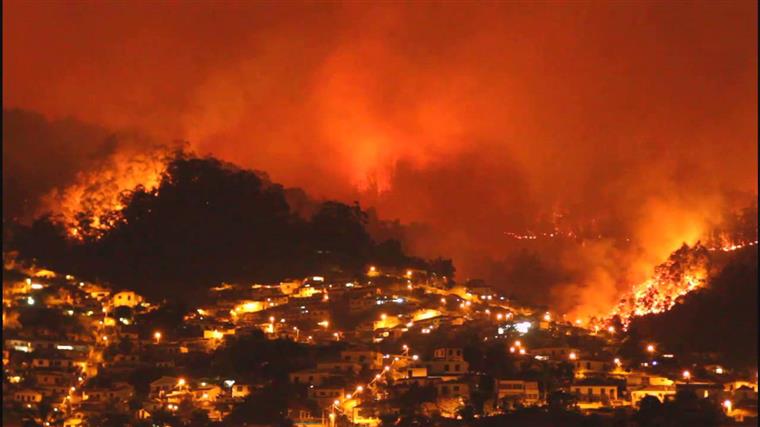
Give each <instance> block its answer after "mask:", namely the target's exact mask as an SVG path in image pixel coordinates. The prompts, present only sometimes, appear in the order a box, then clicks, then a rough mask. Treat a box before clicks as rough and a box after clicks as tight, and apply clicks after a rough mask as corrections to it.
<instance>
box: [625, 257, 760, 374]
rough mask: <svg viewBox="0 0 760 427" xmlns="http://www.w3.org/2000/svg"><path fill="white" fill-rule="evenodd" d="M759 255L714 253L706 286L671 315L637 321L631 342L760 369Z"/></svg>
mask: <svg viewBox="0 0 760 427" xmlns="http://www.w3.org/2000/svg"><path fill="white" fill-rule="evenodd" d="M757 256H758V252H757V247H756V246H754V247H748V248H744V249H741V250H737V251H734V252H729V253H721V252H718V253H714V254H713V256H712V261H711V262H712V264H713V272H712V274H711V276H710V278H709V280H708V285H707V286H706V287H705V288H704V289H701V290H698V291H695V292H692V293H690V294H688V295H686V296H685V297H683V299H682V301H681V303H680V304H676V305H675V306H674V307H673V309H672V310H670V311H667V312H664V313H661V314H656V315H648V316H644V317H641V318H636V319H635V320H634V321H633V322H632V323H631V327H630V329H629V336H634V337H635V336H642V337H649V338H651V339H654V340H655V341H657V342H658V343H660V345H661V346H663V347H664V348H667V349H669V351H672V352H676V353H680V354H686V353H691V352H698V353H717V355H718V358H719V360H721V361H722V363H726V364H727V365H730V366H734V367H741V368H751V367H753V366H756V364H757V357H758V351H757V336H758V325H757V319H758V306H757V297H758V274H757V266H758V259H757Z"/></svg>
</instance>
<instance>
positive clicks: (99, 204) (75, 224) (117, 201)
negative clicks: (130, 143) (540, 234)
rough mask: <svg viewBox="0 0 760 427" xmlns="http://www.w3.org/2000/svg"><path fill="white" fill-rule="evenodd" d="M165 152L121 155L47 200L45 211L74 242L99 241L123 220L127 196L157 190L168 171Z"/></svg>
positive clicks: (47, 197)
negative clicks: (138, 190) (84, 240)
mask: <svg viewBox="0 0 760 427" xmlns="http://www.w3.org/2000/svg"><path fill="white" fill-rule="evenodd" d="M165 154H166V153H165V150H164V149H162V150H154V151H148V152H140V153H128V152H119V153H116V154H114V155H113V156H112V157H111V158H110V159H109V160H108V161H107V162H105V163H104V165H103V166H102V167H100V168H98V169H96V170H90V171H83V172H80V173H79V174H78V176H77V179H76V183H75V184H73V185H71V186H69V187H66V188H64V189H56V190H54V191H52V192H51V193H49V194H47V195H46V196H45V197H44V199H43V200H44V203H43V205H44V206H45V210H46V211H48V212H51V213H52V214H53V217H54V218H55V219H56V220H57V221H59V222H61V223H62V224H63V225H64V227H65V229H66V230H67V232H68V235H69V237H71V238H73V239H79V240H81V239H85V238H95V239H97V238H99V237H101V236H102V235H103V233H104V232H105V231H106V230H108V229H110V228H112V227H113V226H114V225H116V224H117V223H118V222H119V221H120V220H121V211H122V210H123V209H124V203H123V200H124V196H125V195H126V194H128V193H129V192H131V191H133V190H135V189H136V188H138V187H143V188H145V189H146V190H147V191H154V190H156V189H157V188H158V185H159V184H160V182H161V177H162V175H163V173H164V171H165V170H166V165H167V157H166V155H165Z"/></svg>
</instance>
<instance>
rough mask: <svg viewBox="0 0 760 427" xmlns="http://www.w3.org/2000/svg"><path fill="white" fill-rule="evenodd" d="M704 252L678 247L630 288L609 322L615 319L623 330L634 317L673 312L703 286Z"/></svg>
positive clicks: (705, 254)
mask: <svg viewBox="0 0 760 427" xmlns="http://www.w3.org/2000/svg"><path fill="white" fill-rule="evenodd" d="M707 251H708V249H707V248H705V247H704V246H702V245H701V244H700V243H697V244H696V245H694V246H693V247H689V246H687V245H684V246H682V247H681V248H680V249H678V250H677V251H676V252H674V253H673V254H671V256H670V257H669V258H668V260H667V261H665V262H664V263H662V264H660V265H658V266H657V267H656V268H655V271H654V275H653V276H652V277H651V278H649V279H648V280H646V281H644V282H643V283H640V284H638V285H636V286H634V287H633V289H632V290H631V292H630V294H629V296H627V297H626V298H623V299H622V300H621V301H620V302H619V303H618V305H617V306H616V307H615V308H614V309H613V311H612V313H611V314H610V316H609V317H610V318H612V317H614V316H619V317H620V320H621V322H622V324H623V327H624V328H627V327H628V325H629V324H630V322H631V320H632V319H633V318H634V317H637V316H644V315H647V314H656V313H662V312H665V311H668V310H670V309H671V308H673V306H674V305H676V303H677V302H678V299H679V298H680V297H682V296H684V295H686V294H688V293H689V292H692V291H694V290H696V289H699V288H702V287H704V286H705V284H706V281H707V271H708V269H707V267H708V256H707Z"/></svg>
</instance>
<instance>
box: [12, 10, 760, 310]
mask: <svg viewBox="0 0 760 427" xmlns="http://www.w3.org/2000/svg"><path fill="white" fill-rule="evenodd" d="M756 9H757V3H756V2H752V1H736V2H689V3H616V4H606V3H597V2H581V3H573V4H572V5H570V4H565V3H561V2H557V3H551V2H550V3H543V4H540V5H538V4H531V3H523V2H510V3H505V4H481V5H472V4H447V3H436V2H429V3H415V4H407V5H402V4H378V5H367V4H350V3H349V4H300V5H299V4H295V3H287V4H278V3H266V2H259V3H255V4H254V3H236V2H228V3H216V2H208V3H201V2H196V3H192V4H182V5H181V7H180V6H179V5H178V4H175V3H156V2H130V3H129V4H126V3H90V2H77V3H73V4H72V3H65V4H64V3H45V4H42V3H38V2H24V1H18V0H11V1H6V2H4V3H3V12H4V14H3V24H4V25H3V48H4V49H3V71H4V73H3V90H4V98H3V107H4V108H22V109H26V110H31V111H35V112H39V113H41V114H43V115H44V116H45V117H46V118H47V119H48V120H51V121H52V122H53V123H57V121H59V120H63V119H65V118H74V119H77V120H80V121H82V122H86V123H91V124H93V125H92V126H94V127H95V128H98V129H111V130H117V131H119V132H135V133H139V134H140V135H143V136H142V137H141V138H145V139H148V140H151V141H167V142H168V141H174V140H177V139H182V140H187V141H189V144H190V146H191V147H192V149H193V150H195V151H196V152H198V153H199V154H211V155H214V156H216V157H219V158H221V159H223V160H226V161H230V162H233V163H236V164H238V165H241V166H244V167H250V168H255V169H258V170H265V171H267V172H268V173H269V175H270V176H271V178H272V179H273V180H275V181H278V182H282V183H283V184H285V185H287V186H298V187H302V188H304V189H306V190H307V191H308V192H309V193H310V194H312V195H314V196H316V197H320V198H322V197H324V198H337V199H341V200H346V201H352V200H359V201H361V202H362V205H363V206H371V207H373V208H374V209H375V210H376V211H377V214H378V215H379V216H380V217H382V218H398V219H399V220H400V221H401V223H403V224H412V223H413V224H417V225H419V226H414V227H408V229H407V230H406V240H405V245H406V246H408V247H409V248H410V249H412V250H413V251H415V252H417V253H418V254H420V255H428V256H432V255H445V256H452V257H453V258H454V260H455V263H456V265H457V267H458V270H459V276H460V278H462V279H464V278H467V277H484V278H486V279H487V280H488V281H489V282H490V283H492V284H494V285H496V286H498V287H500V288H501V289H504V290H507V291H509V292H512V293H514V294H516V295H517V296H520V297H523V298H527V299H532V300H535V301H536V302H551V303H554V304H556V303H560V304H561V309H562V310H568V311H569V310H576V311H578V310H580V311H586V312H593V311H598V310H602V309H603V307H606V306H609V305H610V304H612V303H614V301H615V299H616V298H617V297H618V296H619V293H620V291H621V289H625V288H627V287H630V285H631V283H633V282H634V281H637V280H641V279H642V278H644V277H646V275H648V274H650V273H651V268H652V267H653V266H654V265H656V264H658V263H659V262H661V261H662V260H664V259H665V258H667V256H668V254H669V253H670V252H672V251H673V250H675V249H676V248H678V247H679V246H680V245H681V243H683V242H687V243H694V242H695V241H696V240H697V239H699V238H700V236H701V235H703V234H704V233H705V232H706V230H707V229H708V228H709V225H710V223H711V222H714V221H718V220H719V218H718V216H719V212H722V211H724V210H725V209H726V208H727V206H729V205H732V204H733V203H734V202H735V199H736V198H735V197H734V196H733V195H732V194H734V193H737V192H738V193H739V194H748V195H749V197H750V198H751V197H754V195H756V193H757V184H756V182H757V181H756V175H757V133H756V129H757V121H756V117H757V55H756V52H757V22H756V20H755V16H756V12H757V10H756ZM41 126H42V125H41ZM84 133H85V134H88V133H93V132H89V131H88V132H84ZM101 133H103V131H102V130H98V131H96V132H94V133H93V135H94V136H92V137H89V136H86V135H83V136H82V137H81V139H78V141H80V140H81V142H76V143H75V142H68V141H69V140H68V139H66V140H65V141H66V142H65V143H60V144H58V145H57V147H59V149H60V150H64V151H66V150H67V152H66V154H65V156H64V157H66V158H71V159H82V158H87V156H88V154H87V152H88V151H87V150H85V149H83V148H82V147H85V146H87V147H89V146H94V145H91V144H90V143H88V142H87V141H90V140H95V139H97V138H99V137H100V134H101ZM138 139H140V138H138ZM3 140H4V142H3V145H4V151H5V152H6V153H8V152H11V153H13V156H14V158H16V159H19V160H17V163H23V162H25V161H27V160H29V161H30V162H33V163H34V164H35V165H36V169H38V170H40V171H51V170H55V168H60V167H61V165H60V164H59V163H58V162H57V159H56V156H46V155H40V156H34V155H33V153H38V152H43V153H47V152H49V149H48V148H45V147H46V146H45V145H40V144H43V142H41V140H48V138H32V139H30V140H29V142H24V141H25V140H24V139H17V138H16V139H15V138H8V137H6V134H5V133H4V135H3ZM121 146H123V147H133V146H134V145H133V144H132V143H130V142H125V143H124V144H122V145H121ZM90 158H92V157H90ZM32 159H33V160H32ZM4 166H5V164H4ZM86 167H88V164H86V163H83V162H80V161H75V162H73V163H70V164H69V166H67V167H65V168H64V169H65V170H66V172H65V175H66V178H65V179H62V180H57V179H52V178H41V179H42V180H43V181H44V184H40V185H39V186H38V187H35V190H34V191H35V192H36V193H45V192H48V191H50V190H51V189H52V188H56V187H57V188H64V187H66V184H68V183H69V182H70V179H71V177H73V176H75V174H74V175H72V172H74V171H79V170H81V169H84V168H86ZM19 173H21V172H19ZM20 177H22V175H18V176H5V174H4V189H5V182H6V180H9V179H19V178H20ZM51 177H52V175H51ZM29 191H32V190H29ZM554 230H562V231H563V232H567V231H568V230H570V231H572V232H573V233H576V234H579V235H582V236H583V237H584V238H583V239H557V238H545V239H544V238H537V239H535V240H527V241H523V240H516V239H514V238H512V237H510V236H512V234H509V233H513V234H518V235H522V234H525V233H526V232H532V233H542V232H552V231H554ZM578 240H581V243H578ZM526 266H530V268H529V267H526Z"/></svg>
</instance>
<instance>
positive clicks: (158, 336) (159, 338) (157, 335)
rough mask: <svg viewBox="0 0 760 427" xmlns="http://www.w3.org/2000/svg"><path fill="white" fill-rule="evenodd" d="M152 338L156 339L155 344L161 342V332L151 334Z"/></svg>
mask: <svg viewBox="0 0 760 427" xmlns="http://www.w3.org/2000/svg"><path fill="white" fill-rule="evenodd" d="M153 338H155V339H156V344H158V343H159V342H161V332H158V331H156V333H154V334H153Z"/></svg>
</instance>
